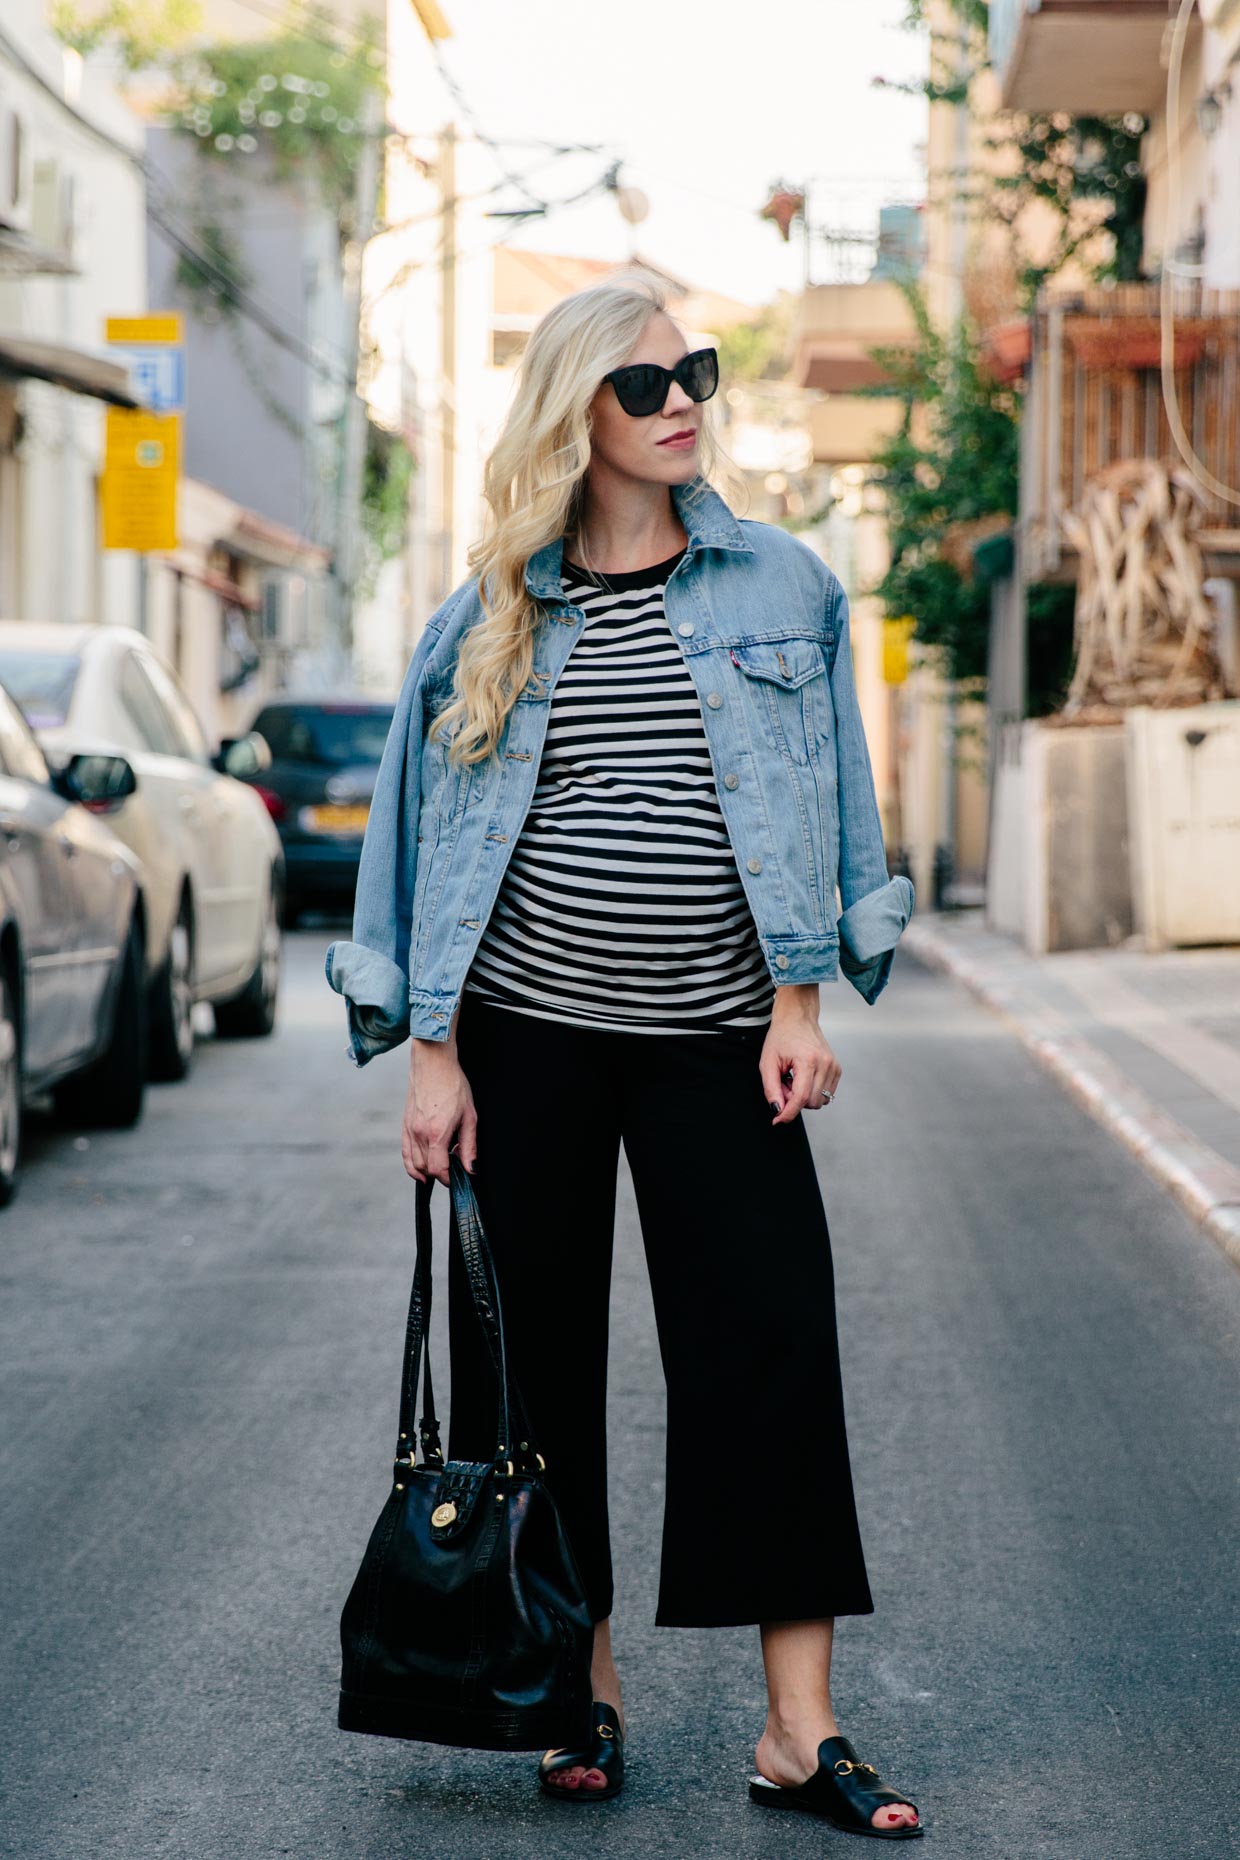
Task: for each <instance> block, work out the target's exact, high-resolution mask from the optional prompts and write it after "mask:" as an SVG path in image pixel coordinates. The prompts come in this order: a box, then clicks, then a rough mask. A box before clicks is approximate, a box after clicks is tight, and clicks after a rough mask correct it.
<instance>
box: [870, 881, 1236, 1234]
mask: <svg viewBox="0 0 1240 1860" xmlns="http://www.w3.org/2000/svg"><path fill="white" fill-rule="evenodd" d="M902 943H903V947H904V948H906V949H907V950H909V951H910V952H911V953H912V954H913V955H914V956H916V957H917V958H918V959H919V960H920V961H922V962H924V963H926V964H927V965H928V966H929V967H931V968H935V969H940V970H943V971H945V972H946V973H948V974H950V975H954V976H955V977H956V978H957V979H958V980H959V981H962V982H963V983H964V984H965V986H966V987H968V988H970V989H971V990H972V991H973V992H974V993H975V994H977V995H979V996H980V997H981V999H982V1000H983V1001H985V1002H986V1003H987V1004H988V1005H989V1006H990V1007H992V1008H994V1009H995V1010H996V1011H997V1012H998V1013H1001V1014H1003V1015H1004V1016H1005V1017H1006V1018H1007V1019H1008V1020H1010V1021H1011V1022H1012V1024H1013V1026H1014V1027H1015V1030H1016V1032H1017V1033H1018V1034H1019V1036H1020V1038H1021V1039H1022V1040H1023V1041H1024V1043H1025V1045H1026V1046H1027V1047H1028V1048H1029V1050H1030V1051H1031V1052H1032V1053H1033V1054H1034V1055H1035V1056H1036V1057H1037V1058H1038V1059H1039V1060H1040V1061H1041V1062H1042V1064H1043V1065H1045V1066H1046V1067H1048V1069H1049V1070H1050V1071H1052V1072H1053V1073H1055V1075H1056V1076H1057V1077H1058V1079H1059V1080H1060V1082H1061V1084H1063V1085H1064V1086H1065V1087H1066V1088H1067V1090H1068V1091H1069V1092H1070V1093H1071V1094H1072V1095H1073V1097H1075V1098H1076V1099H1077V1100H1078V1101H1079V1102H1080V1103H1081V1104H1083V1105H1084V1106H1085V1108H1086V1109H1087V1110H1088V1111H1089V1112H1090V1113H1091V1114H1092V1115H1093V1116H1094V1117H1096V1118H1097V1120H1098V1122H1099V1123H1101V1124H1104V1125H1105V1126H1106V1127H1107V1128H1108V1129H1109V1130H1110V1131H1111V1132H1112V1134H1113V1135H1115V1136H1117V1137H1118V1138H1119V1140H1120V1142H1121V1143H1123V1144H1125V1145H1126V1146H1127V1148H1128V1149H1130V1150H1131V1151H1132V1153H1133V1154H1134V1155H1135V1156H1136V1157H1138V1159H1139V1160H1140V1161H1141V1162H1142V1163H1143V1164H1144V1165H1145V1167H1146V1168H1147V1169H1148V1170H1149V1172H1150V1174H1151V1175H1153V1176H1155V1177H1156V1178H1157V1179H1158V1180H1159V1181H1160V1182H1162V1183H1163V1184H1164V1186H1166V1187H1167V1188H1169V1189H1170V1190H1171V1191H1172V1193H1173V1194H1174V1195H1176V1196H1177V1197H1178V1199H1179V1200H1180V1201H1181V1202H1182V1203H1183V1205H1184V1206H1185V1207H1186V1208H1187V1209H1188V1211H1189V1213H1190V1214H1192V1215H1193V1217H1194V1218H1195V1219H1196V1220H1198V1221H1200V1222H1201V1224H1202V1225H1203V1227H1205V1229H1206V1230H1207V1232H1208V1233H1209V1234H1210V1236H1211V1238H1212V1239H1213V1240H1214V1241H1215V1242H1216V1243H1217V1244H1218V1245H1219V1246H1220V1247H1221V1248H1222V1249H1223V1251H1224V1252H1225V1253H1226V1254H1227V1255H1228V1257H1229V1258H1230V1259H1231V1260H1232V1261H1233V1262H1234V1263H1235V1264H1236V1265H1237V1266H1240V948H1227V949H1201V950H1172V951H1167V952H1164V953H1162V954H1158V955H1148V954H1146V953H1144V952H1142V951H1140V950H1130V949H1116V950H1082V951H1072V952H1063V953H1060V954H1056V955H1053V956H1030V955H1027V954H1026V953H1025V951H1024V950H1023V949H1022V948H1021V947H1020V945H1019V944H1018V943H1016V942H1014V941H1012V940H1011V939H1010V938H1008V937H1005V936H999V935H997V934H996V933H995V932H993V931H991V930H988V929H987V928H986V923H985V917H984V914H983V912H982V911H981V910H964V911H952V912H938V913H934V912H930V913H927V914H925V915H923V916H918V917H915V918H914V920H913V922H912V923H911V924H910V925H909V926H908V928H907V929H906V931H905V932H904V936H903V939H902Z"/></svg>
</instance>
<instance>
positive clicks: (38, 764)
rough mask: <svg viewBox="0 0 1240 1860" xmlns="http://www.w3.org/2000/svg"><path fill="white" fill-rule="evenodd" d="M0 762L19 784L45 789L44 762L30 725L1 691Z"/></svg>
mask: <svg viewBox="0 0 1240 1860" xmlns="http://www.w3.org/2000/svg"><path fill="white" fill-rule="evenodd" d="M0 761H3V763H4V766H5V768H6V769H7V770H8V772H9V774H10V775H15V776H16V777H17V779H18V780H19V781H32V782H37V783H38V785H39V787H41V788H45V787H46V786H47V763H46V762H45V761H44V760H43V751H42V750H41V749H40V748H39V745H38V744H37V743H36V742H35V740H34V737H33V735H32V734H31V730H30V725H29V724H28V723H27V722H26V719H25V718H24V717H23V716H22V714H21V712H20V710H18V708H17V706H16V704H14V702H13V701H12V699H11V698H10V697H9V695H8V693H7V692H5V691H0Z"/></svg>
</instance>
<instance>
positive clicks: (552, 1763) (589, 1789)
mask: <svg viewBox="0 0 1240 1860" xmlns="http://www.w3.org/2000/svg"><path fill="white" fill-rule="evenodd" d="M577 1764H580V1765H581V1767H582V1769H586V1770H602V1772H603V1774H604V1776H605V1777H606V1778H607V1781H606V1783H605V1784H604V1786H603V1787H602V1788H601V1789H596V1788H595V1787H594V1786H593V1785H592V1784H586V1783H582V1782H579V1783H578V1784H577V1787H576V1788H575V1789H567V1788H565V1786H564V1784H563V1783H553V1782H549V1781H548V1778H549V1777H550V1776H552V1775H553V1774H554V1773H555V1772H556V1771H557V1770H571V1769H573V1768H574V1767H575V1766H576V1765H577ZM538 1786H539V1788H540V1789H541V1790H543V1792H544V1793H545V1794H546V1795H553V1796H554V1797H555V1799H556V1801H557V1802H606V1801H607V1800H608V1799H609V1798H610V1797H611V1796H613V1795H619V1793H620V1791H621V1789H622V1788H623V1786H624V1738H623V1737H622V1736H621V1733H620V1714H619V1712H618V1711H615V1710H613V1708H612V1707H611V1706H610V1705H604V1704H603V1702H602V1700H601V1699H595V1701H594V1735H593V1737H592V1738H591V1739H590V1744H589V1748H588V1749H586V1750H561V1751H559V1752H557V1754H556V1755H555V1756H554V1757H540V1758H539V1759H538Z"/></svg>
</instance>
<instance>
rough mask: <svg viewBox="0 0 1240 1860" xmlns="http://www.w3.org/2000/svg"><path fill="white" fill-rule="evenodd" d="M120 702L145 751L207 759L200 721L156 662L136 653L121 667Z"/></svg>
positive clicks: (128, 654) (162, 754)
mask: <svg viewBox="0 0 1240 1860" xmlns="http://www.w3.org/2000/svg"><path fill="white" fill-rule="evenodd" d="M121 703H122V704H123V706H124V708H125V713H126V715H127V716H128V718H129V721H130V722H131V723H132V725H133V727H134V729H135V730H136V731H137V733H138V740H139V743H140V745H141V747H142V748H143V749H149V750H150V751H151V752H152V753H153V754H154V755H157V756H182V757H188V758H190V759H191V760H192V761H199V762H200V761H202V760H204V759H205V756H206V750H205V747H204V745H203V740H202V732H201V731H200V730H199V728H198V721H197V718H196V717H195V716H194V713H193V711H192V710H190V708H189V705H188V703H187V702H186V701H185V699H184V698H182V697H181V696H180V694H179V692H178V691H177V687H176V686H175V685H174V684H173V682H172V680H171V679H170V678H169V677H168V675H167V673H166V672H164V670H163V667H162V666H161V665H159V664H158V663H157V662H156V661H155V660H154V659H148V658H147V657H146V656H145V654H143V655H142V656H141V657H140V656H139V655H138V654H137V653H136V652H129V653H126V655H125V660H124V663H123V665H122V667H121Z"/></svg>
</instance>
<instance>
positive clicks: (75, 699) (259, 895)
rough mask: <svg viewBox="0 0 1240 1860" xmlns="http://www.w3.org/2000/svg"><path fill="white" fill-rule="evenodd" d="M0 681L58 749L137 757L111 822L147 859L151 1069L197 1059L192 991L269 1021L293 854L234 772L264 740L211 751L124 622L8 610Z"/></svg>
mask: <svg viewBox="0 0 1240 1860" xmlns="http://www.w3.org/2000/svg"><path fill="white" fill-rule="evenodd" d="M0 682H3V683H5V684H6V685H7V686H8V687H9V689H10V691H11V692H12V694H13V696H14V697H15V698H16V699H17V702H18V703H19V704H20V705H21V707H22V709H23V710H24V711H25V713H26V717H27V719H28V721H29V723H30V725H31V727H32V728H33V729H34V731H35V732H36V734H37V735H38V737H39V740H40V742H41V744H42V746H43V749H44V751H45V753H46V754H47V756H48V759H49V760H50V761H52V762H53V763H55V762H57V761H58V760H61V759H65V758H68V757H69V756H71V755H73V754H74V753H76V752H80V751H83V750H100V751H107V752H109V753H113V754H119V755H122V756H125V757H127V758H128V760H129V761H130V763H131V764H132V765H133V770H134V773H135V775H136V777H137V788H136V791H135V792H134V793H133V794H132V795H131V796H130V797H129V798H128V799H127V800H125V801H124V802H123V804H122V805H121V806H120V807H119V808H118V809H117V811H116V813H115V815H114V817H113V819H112V822H111V825H112V828H113V831H114V832H115V833H116V835H117V836H118V837H119V838H120V839H122V840H123V841H124V842H125V844H126V845H127V846H128V847H130V849H131V850H132V851H133V852H134V853H136V854H137V856H138V859H139V861H140V864H141V877H142V886H143V892H144V897H145V909H146V934H147V969H148V987H149V1017H150V1065H151V1075H152V1077H154V1078H160V1079H177V1078H183V1077H184V1076H185V1074H186V1072H187V1071H188V1070H189V1067H190V1062H191V1059H192V1057H193V1051H194V1030H193V1019H192V1016H193V1007H194V1003H195V1002H196V1001H209V1002H210V1003H211V1004H212V1006H213V1007H214V1009H215V1026H216V1031H217V1033H219V1034H221V1035H223V1036H224V1037H225V1038H228V1037H230V1036H237V1035H262V1034H268V1033H270V1032H271V1030H272V1028H273V1027H274V1025H275V1016H276V993H277V988H278V985H279V975H280V932H279V912H280V896H281V889H282V885H283V868H284V856H283V853H282V851H281V848H280V838H279V835H278V833H277V832H276V830H275V828H274V827H273V825H272V823H271V820H270V818H269V817H268V814H267V811H266V809H265V808H263V807H261V806H256V805H255V797H254V794H253V792H252V791H251V789H250V788H248V787H247V786H246V784H245V783H244V782H241V781H237V780H234V779H233V776H232V775H231V774H229V773H227V772H226V771H227V769H229V768H237V769H244V770H246V771H247V772H249V773H253V772H254V771H255V770H256V769H257V768H258V766H259V764H260V762H261V760H262V759H263V757H264V756H265V753H266V752H265V750H262V749H261V746H259V745H256V744H253V743H250V742H248V741H246V740H244V739H243V740H242V741H241V742H240V743H236V744H233V745H231V746H230V748H229V750H228V751H227V753H226V754H225V755H223V756H217V757H214V758H213V757H211V756H210V755H209V754H208V752H207V745H206V741H205V738H204V736H203V733H202V729H201V727H200V725H199V723H198V719H197V717H196V716H195V715H194V711H193V707H192V706H191V704H190V703H189V700H188V698H187V697H186V695H185V692H184V691H183V690H182V688H181V686H180V684H179V683H178V682H177V679H176V677H175V676H174V674H173V673H172V672H171V671H170V670H169V668H168V667H167V665H165V663H164V661H163V660H162V659H161V658H160V657H159V655H158V654H157V653H156V652H155V651H154V650H153V649H152V647H151V645H150V643H149V641H147V640H146V639H145V638H144V637H143V635H142V634H141V633H136V632H133V631H131V630H130V629H129V628H128V627H113V626H70V625H57V624H46V625H45V624H42V623H38V622H34V621H26V620H9V621H4V622H0Z"/></svg>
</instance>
